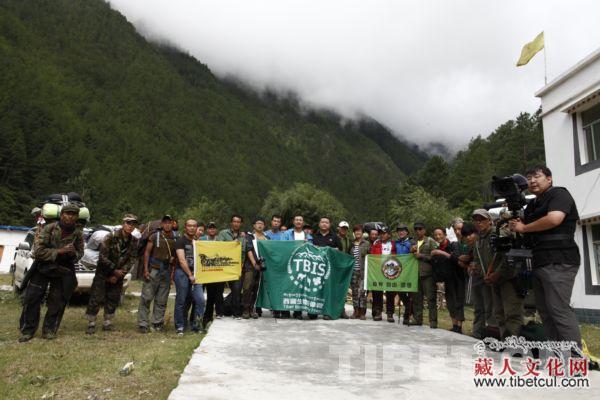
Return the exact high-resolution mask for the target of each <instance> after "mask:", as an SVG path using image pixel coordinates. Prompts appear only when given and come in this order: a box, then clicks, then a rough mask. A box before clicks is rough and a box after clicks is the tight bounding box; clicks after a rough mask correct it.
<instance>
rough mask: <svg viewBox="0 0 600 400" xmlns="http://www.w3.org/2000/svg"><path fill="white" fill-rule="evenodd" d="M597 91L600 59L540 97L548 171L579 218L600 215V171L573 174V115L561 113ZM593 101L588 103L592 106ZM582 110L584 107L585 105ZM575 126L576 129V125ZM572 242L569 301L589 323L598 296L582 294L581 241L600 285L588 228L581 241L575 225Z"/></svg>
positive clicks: (598, 305)
mask: <svg viewBox="0 0 600 400" xmlns="http://www.w3.org/2000/svg"><path fill="white" fill-rule="evenodd" d="M550 85H552V84H550ZM599 89H600V58H597V59H595V60H594V61H593V62H591V63H589V64H588V65H587V66H585V67H584V68H582V69H580V70H579V71H577V72H576V73H575V74H574V75H573V76H571V77H569V78H568V79H566V80H565V81H564V82H563V83H561V84H559V85H557V86H556V87H554V88H553V89H552V90H551V91H549V92H547V93H544V94H542V96H541V98H542V112H543V113H544V116H543V126H544V145H545V149H546V162H547V164H548V167H549V168H550V169H551V170H552V175H553V179H554V184H555V185H556V186H564V187H566V188H567V189H568V190H569V191H570V192H571V194H572V195H573V198H574V199H575V203H576V204H577V209H578V211H579V215H580V217H581V218H582V219H583V218H589V217H592V216H598V215H600V182H597V179H598V175H599V174H600V169H594V170H591V171H588V172H584V173H581V174H579V175H576V168H575V141H574V134H573V131H574V125H573V124H574V121H573V115H574V114H572V113H568V112H565V111H564V110H565V109H566V108H568V107H569V106H570V105H575V104H577V101H578V100H581V99H584V98H586V96H588V95H590V94H592V93H594V92H596V91H597V90H599ZM543 91H544V90H542V92H543ZM597 101H598V99H595V100H593V102H597ZM593 102H592V103H589V104H593ZM589 104H588V106H589ZM583 107H586V105H584V106H583ZM582 109H583V108H582ZM546 113H547V114H546ZM577 127H578V128H580V127H579V125H578V126H577ZM580 132H581V130H580V129H578V134H579V133H580ZM594 185H595V186H594ZM575 239H576V241H577V244H578V245H579V249H580V252H581V253H582V254H581V255H582V265H581V267H580V269H579V273H578V274H577V278H576V281H575V286H574V288H573V295H572V297H571V301H572V304H573V306H574V307H575V308H576V309H579V310H578V311H579V312H578V313H579V315H580V317H582V318H583V319H589V320H593V319H594V318H587V317H586V316H588V315H589V316H590V317H592V316H593V315H596V317H598V316H600V314H599V311H598V310H600V295H587V294H586V285H585V267H584V259H585V254H583V253H584V247H585V246H584V240H586V241H588V246H587V248H588V250H589V251H588V257H589V263H590V272H591V276H590V279H591V281H592V282H593V283H594V284H600V277H599V276H597V275H598V274H597V271H596V260H595V258H594V254H593V251H592V244H591V230H590V229H589V227H588V228H587V237H585V238H584V237H583V230H582V227H581V226H578V228H577V232H576V236H575ZM591 310H594V311H591Z"/></svg>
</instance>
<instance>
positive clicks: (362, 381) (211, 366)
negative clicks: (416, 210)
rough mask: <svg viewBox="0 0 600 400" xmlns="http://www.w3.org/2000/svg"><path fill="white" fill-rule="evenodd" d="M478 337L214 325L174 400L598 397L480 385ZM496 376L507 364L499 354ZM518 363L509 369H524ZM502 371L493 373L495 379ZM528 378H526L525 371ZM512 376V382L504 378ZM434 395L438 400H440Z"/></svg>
mask: <svg viewBox="0 0 600 400" xmlns="http://www.w3.org/2000/svg"><path fill="white" fill-rule="evenodd" d="M475 343H476V340H474V339H472V338H469V337H467V336H463V335H458V334H455V333H452V332H447V331H444V330H441V329H436V330H434V329H429V327H405V326H402V325H398V324H397V323H395V324H391V323H388V322H385V321H382V322H374V321H372V320H367V321H356V320H337V321H323V320H321V319H319V320H316V321H309V320H304V321H296V320H293V319H290V320H275V319H272V318H270V317H263V318H260V319H258V320H242V321H236V320H233V319H231V318H225V319H222V320H216V321H215V322H214V323H213V325H212V326H211V327H210V330H209V333H208V334H207V336H206V337H205V338H204V340H203V341H202V343H201V344H200V346H199V347H198V348H197V349H196V350H195V352H194V354H193V356H192V359H191V360H190V363H189V364H188V366H187V367H186V368H185V371H184V372H183V374H182V376H181V378H180V380H179V385H178V387H177V388H175V389H174V390H173V392H171V395H170V396H169V399H170V400H183V399H202V400H208V399H261V400H268V399H278V400H279V399H282V398H284V399H286V400H287V399H311V400H321V399H327V400H333V399H359V398H368V399H373V400H374V399H386V400H389V399H400V398H401V399H427V398H430V397H431V398H437V399H461V400H464V399H470V398H472V399H478V400H480V399H481V398H482V397H483V398H485V399H486V400H492V399H508V398H511V397H514V396H518V398H524V397H525V396H526V397H527V399H528V400H530V399H541V398H543V399H545V400H548V399H564V398H578V399H586V398H590V399H591V398H596V399H598V398H599V396H600V374H599V373H597V372H594V373H591V374H590V375H589V380H590V384H589V386H590V388H588V389H546V388H545V389H533V388H530V389H524V388H519V389H505V388H504V389H500V388H494V389H490V388H486V389H482V388H476V387H475V385H474V382H473V378H474V374H473V371H474V365H475V360H476V358H477V355H476V353H475V352H474V349H473V345H474V344H475ZM488 355H489V356H490V357H493V358H494V363H495V367H494V369H496V368H497V367H499V366H501V365H502V364H501V360H500V355H499V354H498V353H490V354H488ZM522 361H523V359H521V358H512V359H511V366H512V367H513V368H515V369H518V370H519V371H520V370H521V369H522V368H523V367H522V366H521V365H520V363H521V362H522ZM498 372H499V370H497V371H496V375H495V376H496V377H497V376H498ZM520 374H521V375H522V373H520ZM504 376H506V375H504ZM433 396H435V397H433Z"/></svg>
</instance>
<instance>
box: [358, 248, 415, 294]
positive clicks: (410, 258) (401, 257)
mask: <svg viewBox="0 0 600 400" xmlns="http://www.w3.org/2000/svg"><path fill="white" fill-rule="evenodd" d="M365 266H366V268H365V280H364V281H365V290H385V291H388V292H417V291H418V289H419V261H418V260H417V259H416V257H415V256H414V255H413V254H390V255H385V256H384V255H381V254H369V255H368V256H367V257H366V259H365Z"/></svg>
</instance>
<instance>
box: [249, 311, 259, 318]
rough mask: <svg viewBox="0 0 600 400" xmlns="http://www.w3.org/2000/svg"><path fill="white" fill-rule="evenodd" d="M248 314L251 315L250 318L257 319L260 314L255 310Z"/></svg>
mask: <svg viewBox="0 0 600 400" xmlns="http://www.w3.org/2000/svg"><path fill="white" fill-rule="evenodd" d="M250 316H251V317H252V319H258V317H260V314H259V313H257V312H253V313H252V314H250Z"/></svg>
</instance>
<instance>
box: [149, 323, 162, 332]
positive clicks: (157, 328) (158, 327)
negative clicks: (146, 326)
mask: <svg viewBox="0 0 600 400" xmlns="http://www.w3.org/2000/svg"><path fill="white" fill-rule="evenodd" d="M164 330H165V327H164V325H163V324H152V332H164Z"/></svg>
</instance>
